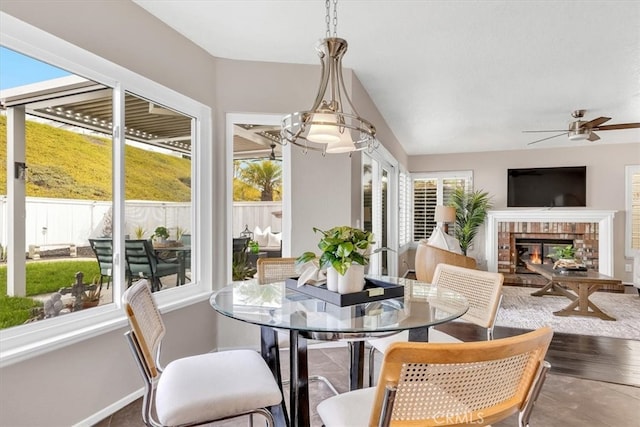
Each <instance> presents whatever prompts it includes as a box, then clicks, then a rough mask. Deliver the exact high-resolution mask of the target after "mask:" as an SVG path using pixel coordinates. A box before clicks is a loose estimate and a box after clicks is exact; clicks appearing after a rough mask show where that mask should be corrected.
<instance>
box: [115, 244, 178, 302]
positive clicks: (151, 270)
mask: <svg viewBox="0 0 640 427" xmlns="http://www.w3.org/2000/svg"><path fill="white" fill-rule="evenodd" d="M124 255H125V258H126V261H127V272H128V276H129V286H131V283H132V281H133V278H134V277H143V278H147V279H150V280H151V285H152V287H151V289H152V290H153V292H156V291H159V290H160V289H161V288H162V282H161V281H160V278H161V277H165V276H171V275H172V274H175V275H176V286H178V285H179V283H180V278H179V277H178V273H179V270H180V268H179V266H178V264H176V263H173V262H162V261H161V260H159V259H158V258H157V257H156V255H155V252H154V249H153V246H152V245H151V242H150V241H148V240H126V241H125V244H124Z"/></svg>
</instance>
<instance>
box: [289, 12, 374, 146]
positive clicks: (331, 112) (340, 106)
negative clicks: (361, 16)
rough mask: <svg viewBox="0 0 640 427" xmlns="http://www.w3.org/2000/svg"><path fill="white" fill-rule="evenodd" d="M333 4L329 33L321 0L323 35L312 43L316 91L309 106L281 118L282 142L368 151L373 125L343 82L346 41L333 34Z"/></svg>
mask: <svg viewBox="0 0 640 427" xmlns="http://www.w3.org/2000/svg"><path fill="white" fill-rule="evenodd" d="M337 6H338V0H333V37H331V33H330V23H331V2H330V0H325V9H326V19H325V21H326V23H327V31H326V37H325V38H324V39H322V40H320V41H319V44H318V46H316V50H317V51H318V56H320V63H321V65H322V75H321V78H320V87H319V89H318V94H317V95H316V99H315V101H314V102H313V105H312V106H311V109H310V110H307V111H299V112H296V113H292V114H289V115H287V116H285V117H284V118H283V119H282V130H281V132H280V138H281V143H282V145H286V144H287V143H291V144H293V145H296V146H298V147H302V148H304V149H305V150H307V149H309V150H315V151H321V152H322V153H323V154H324V153H348V152H352V151H358V150H364V149H368V150H370V151H371V150H373V149H375V148H377V147H378V144H379V143H378V140H377V139H376V128H375V126H374V125H373V124H372V123H371V122H369V121H368V120H366V119H364V118H362V117H361V116H360V115H359V114H358V112H357V111H356V109H355V107H354V106H353V103H352V102H351V98H350V97H349V93H348V92H347V90H346V89H345V86H344V80H343V78H342V57H343V56H344V54H345V52H346V51H347V46H348V45H347V41H346V40H344V39H341V38H338V37H337V26H338V11H337ZM345 108H348V110H347V111H345Z"/></svg>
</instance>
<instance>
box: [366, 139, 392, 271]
mask: <svg viewBox="0 0 640 427" xmlns="http://www.w3.org/2000/svg"><path fill="white" fill-rule="evenodd" d="M363 156H369V157H370V158H371V159H373V160H375V161H376V162H377V166H375V164H374V166H375V167H374V168H373V169H374V170H372V176H373V188H372V189H371V190H372V192H373V194H372V196H373V199H372V206H373V207H375V206H376V198H377V197H379V193H380V190H379V188H380V187H379V185H380V184H379V181H377V179H376V176H378V175H379V170H380V169H381V168H387V169H392V170H391V171H390V172H391V173H390V174H389V182H388V183H387V192H388V193H387V197H388V203H389V209H388V215H389V224H388V228H389V231H388V235H387V247H389V248H392V249H394V250H399V249H400V248H399V245H398V231H399V230H398V211H397V210H395V209H393V207H394V206H396V207H397V206H398V182H399V180H400V172H399V170H400V163H399V162H398V160H397V159H396V158H395V157H393V155H392V154H391V153H390V152H389V150H387V149H386V148H385V147H384V145H382V144H380V146H379V147H378V148H377V149H375V150H374V151H372V152H371V153H369V152H363ZM362 164H363V162H362V161H361V164H360V171H361V172H360V173H361V175H362ZM361 191H362V189H361ZM361 200H362V197H361ZM372 213H373V215H374V218H373V224H374V225H373V226H374V233H375V223H376V222H380V220H379V219H378V218H377V215H378V213H377V212H376V211H375V209H374V210H373V212H372ZM360 223H361V224H364V212H363V211H362V207H361V213H360ZM378 246H379V245H376V247H378ZM379 259H380V256H374V257H372V258H371V269H372V271H376V270H377V269H378V268H379V267H378V263H379ZM387 270H388V274H389V275H391V276H395V275H397V273H398V257H397V256H389V257H387Z"/></svg>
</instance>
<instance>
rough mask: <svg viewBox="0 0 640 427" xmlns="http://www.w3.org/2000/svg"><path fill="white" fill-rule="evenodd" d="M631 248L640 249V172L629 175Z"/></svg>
mask: <svg viewBox="0 0 640 427" xmlns="http://www.w3.org/2000/svg"><path fill="white" fill-rule="evenodd" d="M629 197H630V199H631V200H630V203H631V212H629V213H628V215H631V221H630V222H631V249H635V250H640V173H634V174H633V175H632V176H631V192H630V194H629Z"/></svg>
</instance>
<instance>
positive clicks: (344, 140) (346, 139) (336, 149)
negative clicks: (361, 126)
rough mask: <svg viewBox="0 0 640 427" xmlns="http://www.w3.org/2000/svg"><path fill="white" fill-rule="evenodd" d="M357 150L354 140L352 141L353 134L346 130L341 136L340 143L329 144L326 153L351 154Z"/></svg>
mask: <svg viewBox="0 0 640 427" xmlns="http://www.w3.org/2000/svg"><path fill="white" fill-rule="evenodd" d="M336 129H337V128H336ZM355 149H356V148H355V145H353V139H351V132H349V131H348V130H347V129H345V130H344V132H343V133H342V134H341V135H340V140H339V141H338V142H336V143H333V144H327V148H326V152H327V153H329V154H340V153H350V152H351V151H355Z"/></svg>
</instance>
